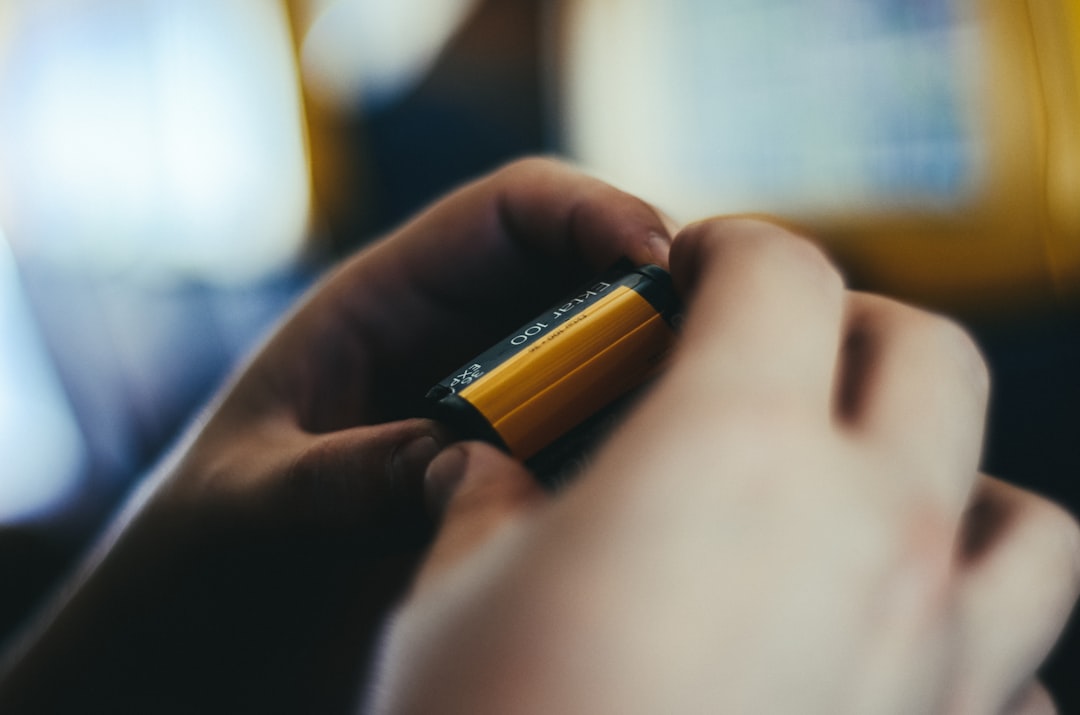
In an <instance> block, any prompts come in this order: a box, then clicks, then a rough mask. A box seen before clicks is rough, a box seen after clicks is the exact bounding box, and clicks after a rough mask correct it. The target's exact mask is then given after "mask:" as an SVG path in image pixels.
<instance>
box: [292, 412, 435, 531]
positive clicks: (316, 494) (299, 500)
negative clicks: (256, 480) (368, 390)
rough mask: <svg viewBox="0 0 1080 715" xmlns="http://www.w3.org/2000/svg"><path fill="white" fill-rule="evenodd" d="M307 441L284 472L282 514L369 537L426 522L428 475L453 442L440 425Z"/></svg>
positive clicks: (397, 425) (409, 424)
mask: <svg viewBox="0 0 1080 715" xmlns="http://www.w3.org/2000/svg"><path fill="white" fill-rule="evenodd" d="M303 439H304V443H303V445H302V446H301V447H300V449H299V450H298V451H297V450H291V451H290V455H289V460H290V461H289V466H288V467H287V468H285V469H284V470H282V472H283V475H282V478H281V480H280V481H279V488H278V489H277V490H276V492H277V495H276V497H277V498H276V499H274V500H273V501H274V502H276V504H275V507H276V509H275V510H277V511H278V513H283V514H286V515H290V516H291V517H292V519H293V520H296V521H301V522H309V523H314V524H318V525H320V526H323V527H330V528H340V529H356V528H359V529H361V530H362V531H368V532H370V531H372V530H377V529H378V528H380V525H381V526H393V525H396V524H399V523H400V524H402V525H406V524H413V525H415V524H416V523H417V522H418V521H420V520H423V519H424V518H425V515H424V502H423V476H424V471H425V470H426V469H427V466H428V464H429V463H430V462H431V460H432V459H433V458H434V457H435V456H436V455H437V454H438V453H439V451H440V450H441V449H442V448H443V446H444V445H446V444H448V443H449V442H450V438H449V436H448V435H447V434H446V432H445V431H444V430H443V429H442V428H441V427H440V426H439V425H438V424H436V423H435V422H432V421H430V420H425V419H410V420H402V421H399V422H389V423H385V424H380V425H371V426H364V427H355V428H352V429H347V430H341V431H338V432H331V433H327V434H320V435H315V436H311V435H305V436H304V438H303Z"/></svg>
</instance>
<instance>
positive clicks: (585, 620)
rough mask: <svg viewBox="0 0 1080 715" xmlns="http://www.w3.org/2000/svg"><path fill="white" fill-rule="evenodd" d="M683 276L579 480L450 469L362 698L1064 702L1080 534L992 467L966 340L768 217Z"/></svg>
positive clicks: (705, 235) (683, 258)
mask: <svg viewBox="0 0 1080 715" xmlns="http://www.w3.org/2000/svg"><path fill="white" fill-rule="evenodd" d="M671 269H672V272H673V276H674V278H675V280H676V283H677V285H678V286H679V287H680V289H681V290H682V292H683V294H684V295H685V296H687V298H688V302H689V307H688V312H687V320H686V324H685V329H684V331H683V335H682V338H681V344H680V346H679V348H678V350H677V352H676V354H675V356H674V358H673V359H672V362H671V364H670V366H669V367H668V369H667V370H666V372H665V374H664V376H663V378H662V379H661V380H660V382H659V384H657V385H656V386H655V387H654V388H653V390H652V391H651V393H650V394H649V396H648V397H647V399H646V400H645V401H644V403H643V404H641V405H640V407H639V408H638V409H637V410H636V411H635V412H634V413H633V414H632V415H631V416H630V417H629V419H628V420H627V422H626V423H625V424H624V425H623V426H622V428H621V429H620V430H619V431H617V432H616V433H615V434H614V436H613V437H612V438H611V440H610V441H609V442H608V444H607V445H606V446H605V447H604V448H603V449H602V450H601V451H600V453H599V454H598V455H597V457H596V459H595V461H594V462H593V466H592V468H591V470H590V471H588V472H587V473H586V474H585V475H584V476H583V477H582V478H581V479H580V480H579V481H577V482H575V483H574V484H573V485H572V486H571V487H570V488H568V489H567V490H566V491H564V492H562V493H560V494H558V495H557V496H555V497H552V496H549V495H547V494H545V493H543V492H542V491H540V490H539V489H538V488H537V487H536V486H535V485H534V483H533V481H532V480H531V478H530V475H529V474H528V472H527V471H526V470H524V469H523V468H522V466H521V465H519V464H517V463H515V462H513V461H512V460H510V459H508V458H507V457H505V456H504V455H502V454H501V453H499V452H497V451H495V450H493V449H491V448H490V447H488V446H486V445H482V444H464V445H458V446H453V447H451V448H449V449H448V450H447V451H445V452H444V453H443V454H442V455H440V456H439V457H438V458H437V459H436V460H435V461H434V462H433V463H432V465H431V467H430V469H429V471H428V474H427V490H428V494H429V498H430V499H431V501H432V504H433V505H435V507H436V508H437V509H438V510H441V511H442V513H443V517H442V525H441V528H440V531H439V536H438V539H437V541H436V543H435V544H434V546H433V548H432V550H431V553H430V557H429V559H428V560H427V562H426V563H425V565H424V567H423V570H422V572H421V573H420V576H419V578H418V580H417V582H416V584H415V585H414V588H413V589H412V591H411V593H410V596H409V597H408V599H407V600H406V602H405V603H404V605H403V606H402V608H401V610H400V612H399V613H398V614H397V616H396V618H395V621H394V624H393V627H392V628H391V629H390V633H389V637H388V639H387V643H386V648H385V650H384V652H383V656H382V661H381V672H380V678H379V680H378V682H379V686H378V687H377V688H375V689H374V690H373V691H372V692H371V694H370V695H369V697H370V700H369V704H370V707H371V710H372V711H373V712H377V713H428V712H436V711H437V712H440V713H473V714H476V713H506V712H514V713H552V712H558V713H620V714H625V713H656V712H680V713H697V712H702V713H705V712H708V713H717V712H724V713H754V714H755V715H757V714H761V713H791V712H799V713H823V714H824V713H830V714H836V713H897V714H898V715H899V714H902V713H923V712H926V713H951V714H953V715H960V714H972V715H973V714H975V713H980V714H982V713H1028V714H1033V713H1046V712H1053V703H1052V701H1051V699H1050V698H1049V696H1048V694H1047V693H1046V692H1045V690H1043V689H1042V688H1041V686H1039V685H1038V683H1037V679H1036V673H1037V669H1038V667H1039V664H1040V663H1041V662H1042V661H1043V659H1044V658H1045V657H1046V655H1047V653H1048V651H1049V649H1050V648H1051V646H1052V644H1053V642H1054V641H1055V639H1056V638H1057V636H1058V635H1059V633H1060V631H1061V629H1062V628H1063V625H1064V623H1065V621H1066V619H1067V617H1068V615H1069V612H1070V610H1071V608H1072V606H1073V603H1074V601H1075V600H1076V597H1077V592H1078V587H1080V557H1078V555H1080V548H1078V544H1080V538H1078V531H1077V526H1076V524H1075V522H1074V521H1073V519H1072V517H1071V516H1069V515H1068V514H1067V513H1065V512H1064V511H1063V510H1062V509H1061V508H1060V507H1058V506H1056V505H1054V504H1052V503H1050V502H1048V501H1046V500H1044V499H1042V498H1040V497H1038V496H1036V495H1034V494H1031V493H1028V492H1025V491H1023V490H1020V489H1018V488H1016V487H1013V486H1010V485H1008V484H1005V483H1004V482H1001V481H999V480H995V479H993V478H990V477H987V476H985V475H981V474H980V473H979V471H978V463H979V457H980V452H981V443H982V438H983V429H984V418H985V410H986V404H987V394H988V386H989V378H988V375H987V371H986V367H985V365H984V363H983V361H982V358H981V357H980V355H979V352H978V350H977V348H976V347H975V346H974V344H973V343H972V341H971V340H970V338H969V337H968V336H967V335H966V334H965V333H964V331H963V330H961V329H960V328H959V327H957V326H956V325H955V324H953V323H951V322H949V321H947V320H945V319H943V318H941V317H938V316H934V315H931V314H928V313H925V312H922V311H919V310H916V309H914V308H911V307H908V306H904V305H901V304H899V303H896V302H893V301H889V300H886V299H884V298H881V297H877V296H871V295H865V294H859V293H853V292H849V291H847V290H845V288H844V286H843V283H842V280H841V278H840V276H839V275H838V273H837V272H836V270H835V269H834V268H833V267H832V266H831V265H830V264H829V262H828V261H827V259H826V258H825V257H824V256H823V255H822V253H821V252H820V251H819V250H817V249H816V248H815V247H814V246H812V245H811V244H810V243H808V242H807V241H805V240H803V239H802V238H800V237H798V236H795V235H793V234H791V233H789V232H788V231H786V230H784V229H782V228H779V227H777V226H774V225H771V224H768V223H764V222H760V221H751V220H713V221H707V222H703V223H699V224H695V225H692V226H690V227H688V228H686V229H685V230H683V231H682V232H681V233H679V235H677V236H676V237H675V239H674V243H673V247H672V250H671Z"/></svg>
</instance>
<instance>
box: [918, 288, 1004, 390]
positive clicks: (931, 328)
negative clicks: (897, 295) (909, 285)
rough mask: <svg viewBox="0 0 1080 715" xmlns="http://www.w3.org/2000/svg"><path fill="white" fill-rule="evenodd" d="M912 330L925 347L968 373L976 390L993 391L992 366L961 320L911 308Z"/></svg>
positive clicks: (962, 371) (964, 372) (965, 373)
mask: <svg viewBox="0 0 1080 715" xmlns="http://www.w3.org/2000/svg"><path fill="white" fill-rule="evenodd" d="M908 311H909V316H910V318H909V325H910V329H911V330H913V331H914V332H915V336H914V337H915V339H916V340H918V341H919V343H920V344H921V345H923V346H924V349H925V350H928V351H931V352H932V353H934V354H937V355H940V356H941V357H942V359H943V360H947V361H949V362H950V363H951V364H953V365H955V366H957V368H958V370H959V372H961V373H962V374H964V375H966V376H967V377H968V378H969V380H970V383H971V385H972V386H973V388H974V389H975V391H976V392H977V393H978V394H980V395H983V396H985V395H987V394H988V393H989V391H990V368H989V367H988V365H987V363H986V359H985V358H984V357H983V354H982V351H981V350H980V349H979V346H978V344H977V343H976V342H975V339H974V338H973V337H972V336H971V333H969V332H968V331H967V329H966V328H964V327H963V326H962V325H961V324H960V323H958V322H956V321H955V320H953V319H951V318H947V317H945V316H942V315H937V314H934V313H929V312H924V311H921V310H918V309H915V308H909V309H908Z"/></svg>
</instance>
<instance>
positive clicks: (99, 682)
mask: <svg viewBox="0 0 1080 715" xmlns="http://www.w3.org/2000/svg"><path fill="white" fill-rule="evenodd" d="M668 240H669V239H668V233H667V229H666V228H665V226H664V223H663V221H662V220H661V218H660V217H658V215H657V213H656V212H655V211H654V210H653V209H652V208H651V207H650V206H648V205H647V204H645V203H644V202H642V201H640V200H638V199H636V198H634V197H632V196H629V195H627V194H625V193H622V192H619V191H616V190H615V189H613V188H611V187H610V186H607V185H606V184H603V183H602V182H599V181H597V180H595V179H592V178H589V177H586V176H583V175H581V174H579V173H577V172H575V171H573V170H571V169H569V168H567V167H565V166H562V165H560V164H558V163H555V162H552V161H546V160H529V161H523V162H519V163H517V164H515V165H512V166H509V167H507V168H505V169H503V170H502V171H499V172H496V173H495V174H493V175H491V176H489V177H486V178H484V179H481V180H479V181H477V182H475V183H473V184H471V185H468V186H465V187H463V188H462V189H460V190H459V191H457V192H455V193H453V194H452V195H450V196H448V197H447V198H446V199H444V200H443V201H441V202H439V203H438V204H436V205H435V206H433V207H432V208H430V209H429V210H427V211H426V212H424V213H423V214H421V215H420V216H418V217H417V218H416V219H415V220H413V221H412V222H410V223H408V224H407V225H405V226H403V227H402V228H401V229H400V230H398V231H396V232H395V233H394V235H392V236H389V237H388V238H387V239H386V240H384V241H382V242H379V243H377V244H375V245H374V246H373V247H371V248H370V249H368V250H365V251H364V252H362V253H360V254H359V255H357V256H355V257H354V258H353V259H351V260H349V261H347V262H346V263H344V264H343V265H342V266H341V267H340V268H338V269H337V270H336V271H335V272H334V273H333V274H332V275H330V276H328V277H327V278H326V279H325V280H324V281H322V282H321V283H320V285H318V286H316V287H315V288H314V290H313V291H312V292H311V293H310V295H308V296H307V297H306V299H305V300H304V301H303V302H302V304H301V305H299V306H298V307H297V308H296V310H295V311H294V312H293V313H292V314H291V315H290V316H289V317H288V318H287V319H286V320H285V321H284V322H283V323H282V324H281V325H280V326H279V327H278V329H277V330H276V331H275V332H274V334H273V335H272V336H271V337H270V338H269V340H268V341H267V342H266V344H265V345H264V346H263V347H262V348H261V349H260V350H259V351H258V352H257V353H256V354H255V356H254V357H253V358H252V360H251V361H250V362H249V363H248V364H247V365H246V366H245V367H244V368H243V369H242V370H240V371H239V372H238V374H237V375H236V376H235V378H234V379H232V380H231V381H230V383H229V384H228V385H227V386H226V387H225V388H224V389H223V391H222V392H221V394H220V396H219V397H218V398H217V399H216V400H215V402H214V404H212V405H211V406H210V407H209V408H208V409H207V410H206V412H205V414H204V415H203V417H202V419H200V420H199V421H198V422H197V423H196V424H195V425H194V426H193V428H192V429H191V431H190V433H189V434H188V435H187V437H186V438H185V439H184V440H183V442H182V443H181V444H180V445H179V446H178V447H177V448H176V450H174V452H173V454H172V455H171V457H169V458H168V459H167V460H166V461H165V463H163V464H162V465H161V467H160V468H159V469H158V470H157V471H156V473H155V474H153V475H151V476H150V477H149V478H148V479H147V480H146V481H145V483H144V484H142V485H141V486H140V488H139V489H138V491H137V493H136V494H135V495H134V496H133V498H132V500H131V502H130V503H129V504H128V505H127V507H126V508H125V509H124V510H123V512H122V513H121V514H120V515H119V517H118V518H117V519H116V521H115V523H114V524H113V525H112V527H111V528H110V530H109V532H108V533H107V534H106V535H105V536H104V538H103V539H102V541H101V543H100V544H99V545H98V546H97V548H95V549H94V550H93V552H92V553H91V554H90V555H89V556H88V558H87V560H86V563H85V564H84V566H83V567H82V569H81V570H80V571H79V573H78V574H76V575H75V576H74V577H73V578H72V580H71V582H70V583H69V584H68V586H67V587H66V588H65V589H64V591H63V593H62V594H60V595H59V596H58V598H57V599H56V600H55V602H54V603H52V604H51V605H50V606H49V607H48V608H47V609H46V610H45V612H44V613H43V614H42V616H41V618H40V619H39V620H38V622H37V623H35V624H34V625H33V626H32V627H31V628H30V630H29V631H28V633H27V634H26V637H25V638H24V639H23V640H22V641H21V642H20V643H18V644H17V645H16V647H15V648H14V649H13V650H12V651H11V652H10V653H8V656H7V660H6V666H5V667H4V668H0V673H2V675H0V711H3V712H26V711H34V712H50V711H59V712H85V711H87V709H88V708H91V709H94V710H97V711H103V712H120V711H123V712H133V711H151V712H157V713H162V712H230V713H233V712H335V711H347V710H350V709H351V707H352V705H353V704H354V700H355V695H356V689H357V682H358V681H359V680H360V679H361V677H362V673H363V672H364V670H365V669H366V665H365V663H366V661H367V659H368V657H369V652H370V650H371V644H372V641H373V639H374V638H375V637H376V634H377V632H378V628H379V625H380V623H381V621H382V618H383V616H384V615H385V612H386V611H387V609H388V608H390V606H391V604H392V603H393V602H394V601H395V600H396V599H397V598H398V597H399V596H400V593H401V591H402V590H403V588H404V587H405V586H406V585H407V584H408V582H409V580H410V578H411V576H412V573H413V570H414V567H415V563H416V561H417V559H418V558H419V556H420V555H421V554H422V552H423V549H424V548H425V547H426V546H427V544H428V542H429V540H430V538H431V534H432V530H433V525H432V522H431V519H430V517H429V515H428V512H427V510H426V508H425V504H424V497H423V489H422V479H423V474H424V470H425V468H426V467H427V464H428V462H429V461H430V460H431V458H432V457H434V456H435V455H436V454H437V453H438V451H439V450H440V448H441V447H443V446H445V445H446V444H447V443H448V442H449V436H448V435H446V434H445V433H444V432H443V431H442V430H440V428H439V427H438V426H437V425H435V424H433V423H431V422H430V421H428V420H425V419H420V418H417V417H416V415H420V414H423V409H422V407H421V405H420V400H421V398H422V396H423V394H424V392H425V391H426V390H427V388H428V387H430V386H431V385H432V384H433V383H434V382H435V381H436V380H437V379H439V378H441V377H443V376H444V375H446V374H448V373H449V372H450V371H451V370H452V369H454V368H456V367H457V366H458V365H459V364H460V363H461V362H463V361H464V360H466V359H467V358H468V357H470V356H471V355H472V354H475V352H476V351H478V350H479V349H481V348H483V347H486V346H487V344H489V343H490V342H491V341H493V340H495V339H497V338H498V337H501V336H502V335H503V334H505V333H506V332H507V331H508V330H510V329H511V328H512V327H515V325H516V323H517V322H518V321H520V320H521V319H522V316H523V315H528V314H530V313H533V312H535V311H537V310H538V309H540V308H541V307H543V306H545V305H546V304H548V303H550V302H552V301H553V300H554V299H555V298H557V297H558V296H560V295H562V294H563V293H564V292H565V291H566V290H567V289H568V288H569V286H570V285H572V284H574V283H576V282H577V281H579V280H580V279H581V278H582V277H584V276H585V275H588V274H590V273H593V272H595V271H596V270H598V269H600V268H601V267H605V266H606V265H608V264H610V263H612V262H614V261H615V260H616V259H617V258H618V257H619V256H621V255H627V256H629V257H630V258H632V259H633V260H635V261H637V262H639V263H644V262H650V261H655V260H657V251H659V252H660V253H659V256H660V258H665V257H666V247H667V243H668Z"/></svg>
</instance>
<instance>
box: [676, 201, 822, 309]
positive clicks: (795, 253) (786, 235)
mask: <svg viewBox="0 0 1080 715" xmlns="http://www.w3.org/2000/svg"><path fill="white" fill-rule="evenodd" d="M679 239H680V241H685V242H686V243H687V244H688V245H687V247H688V248H690V251H689V253H691V254H695V255H693V257H692V258H691V261H692V262H694V263H699V264H700V263H709V264H712V263H725V264H729V265H730V264H733V263H737V264H738V265H739V266H740V268H741V269H742V271H743V272H744V273H745V274H748V275H753V274H759V275H760V274H761V273H772V272H777V273H778V274H780V275H783V276H784V277H785V278H787V279H789V280H790V279H795V280H800V281H804V282H805V281H813V282H816V283H817V284H819V285H820V286H822V288H823V289H824V290H826V291H829V292H834V293H840V292H842V290H843V288H844V280H843V277H842V275H841V274H840V271H839V270H838V269H837V267H836V266H835V265H834V264H833V263H832V261H831V260H830V259H829V258H828V256H827V255H826V254H825V252H824V251H823V250H822V249H821V248H820V247H819V246H818V245H817V244H815V243H813V242H812V241H810V240H809V239H807V238H805V237H803V236H799V235H797V234H795V233H792V232H791V231H789V230H788V229H786V228H784V227H783V226H780V225H778V224H775V223H770V222H769V221H765V220H762V219H757V218H747V217H725V218H714V219H709V220H706V221H700V222H698V223H695V224H691V225H690V226H688V227H687V228H685V229H684V230H683V231H682V233H680V235H679ZM677 243H678V242H677Z"/></svg>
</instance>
